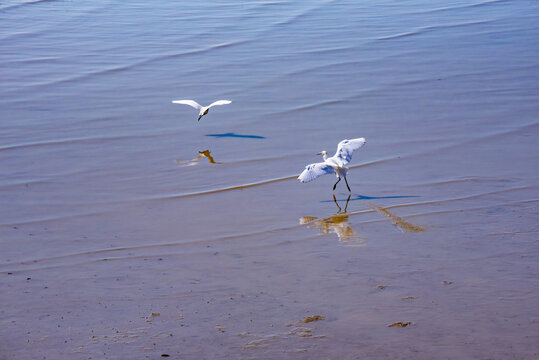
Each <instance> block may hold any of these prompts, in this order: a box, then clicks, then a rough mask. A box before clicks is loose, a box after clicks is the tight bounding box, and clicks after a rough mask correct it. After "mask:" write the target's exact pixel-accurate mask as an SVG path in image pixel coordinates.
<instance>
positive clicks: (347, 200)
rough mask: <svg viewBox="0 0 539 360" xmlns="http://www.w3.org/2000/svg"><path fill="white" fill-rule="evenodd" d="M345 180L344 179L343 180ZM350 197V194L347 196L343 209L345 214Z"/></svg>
mask: <svg viewBox="0 0 539 360" xmlns="http://www.w3.org/2000/svg"><path fill="white" fill-rule="evenodd" d="M345 179H346V178H345ZM351 197H352V194H350V195H348V199H346V206H345V207H344V212H347V211H348V210H347V209H348V202H349V201H350V198H351Z"/></svg>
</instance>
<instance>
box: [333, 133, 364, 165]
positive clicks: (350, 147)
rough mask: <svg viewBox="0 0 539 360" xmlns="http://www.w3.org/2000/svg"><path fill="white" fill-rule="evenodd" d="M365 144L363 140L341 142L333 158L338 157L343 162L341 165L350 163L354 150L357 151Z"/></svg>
mask: <svg viewBox="0 0 539 360" xmlns="http://www.w3.org/2000/svg"><path fill="white" fill-rule="evenodd" d="M364 144H365V138H357V139H352V140H343V141H341V142H340V143H339V145H338V146H337V152H336V153H335V157H338V158H339V159H341V161H342V162H343V165H345V164H347V163H349V162H350V160H351V159H352V153H353V152H354V150H357V149H359V148H360V147H362V146H363V145H364Z"/></svg>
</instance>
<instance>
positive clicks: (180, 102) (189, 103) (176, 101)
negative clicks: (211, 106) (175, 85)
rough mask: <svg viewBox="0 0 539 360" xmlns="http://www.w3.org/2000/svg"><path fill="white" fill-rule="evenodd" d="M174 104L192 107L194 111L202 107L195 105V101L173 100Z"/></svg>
mask: <svg viewBox="0 0 539 360" xmlns="http://www.w3.org/2000/svg"><path fill="white" fill-rule="evenodd" d="M172 102H173V103H174V104H183V105H189V106H192V107H194V108H195V109H197V110H200V109H202V106H201V105H200V104H199V103H197V102H196V101H194V100H174V101H172Z"/></svg>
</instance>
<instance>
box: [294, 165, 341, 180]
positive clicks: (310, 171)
mask: <svg viewBox="0 0 539 360" xmlns="http://www.w3.org/2000/svg"><path fill="white" fill-rule="evenodd" d="M334 172H335V170H333V168H332V167H331V166H329V165H328V164H326V163H323V162H321V163H316V164H310V165H307V166H305V170H303V172H302V173H301V175H300V176H299V177H298V180H299V181H301V182H303V183H305V182H309V181H313V180H314V179H316V178H317V177H319V176H322V175H326V174H333V173H334Z"/></svg>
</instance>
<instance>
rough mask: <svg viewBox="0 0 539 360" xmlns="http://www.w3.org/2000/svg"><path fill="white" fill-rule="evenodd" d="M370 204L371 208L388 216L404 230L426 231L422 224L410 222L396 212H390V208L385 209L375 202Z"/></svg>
mask: <svg viewBox="0 0 539 360" xmlns="http://www.w3.org/2000/svg"><path fill="white" fill-rule="evenodd" d="M369 206H370V207H371V209H373V210H375V211H376V212H378V213H379V214H382V215H384V216H385V217H387V218H388V219H389V220H391V222H392V223H393V224H394V225H395V226H397V227H398V228H399V229H402V230H404V231H408V232H422V231H425V229H423V228H422V227H421V226H418V225H414V224H412V223H409V222H407V221H405V220H403V219H402V218H401V217H400V216H397V215H395V214H392V213H390V212H389V210H387V209H385V208H383V207H381V206H376V205H374V204H369Z"/></svg>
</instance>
